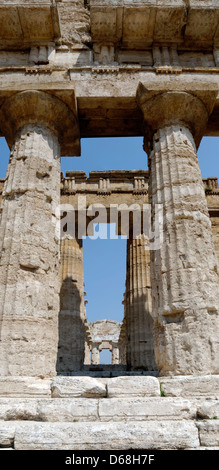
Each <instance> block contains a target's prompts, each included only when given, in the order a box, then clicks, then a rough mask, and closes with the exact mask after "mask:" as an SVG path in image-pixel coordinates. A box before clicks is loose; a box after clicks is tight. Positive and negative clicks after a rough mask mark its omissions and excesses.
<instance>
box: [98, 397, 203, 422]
mask: <svg viewBox="0 0 219 470" xmlns="http://www.w3.org/2000/svg"><path fill="white" fill-rule="evenodd" d="M99 417H100V420H101V421H111V420H112V421H121V420H124V421H135V420H136V421H140V420H155V419H156V420H170V419H171V420H175V419H177V420H178V419H194V418H195V417H196V406H195V404H194V403H191V402H190V401H189V400H186V399H182V398H163V397H155V398H151V397H145V398H137V397H133V398H129V397H128V398H110V399H107V400H100V401H99Z"/></svg>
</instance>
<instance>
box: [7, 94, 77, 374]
mask: <svg viewBox="0 0 219 470" xmlns="http://www.w3.org/2000/svg"><path fill="white" fill-rule="evenodd" d="M0 119H1V129H4V133H5V136H6V139H7V141H8V142H9V145H10V146H11V155H10V161H9V166H8V171H7V176H6V181H5V185H4V190H3V199H2V219H1V226H0V248H1V249H0V252H1V257H0V357H1V361H0V375H14V376H16V375H17V376H18V375H23V376H27V375H29V376H41V377H45V376H52V375H54V374H55V365H56V357H57V346H58V344H57V343H58V312H59V269H58V266H59V265H58V257H59V240H58V238H57V236H56V228H57V219H56V215H55V214H56V209H57V206H58V205H59V201H60V159H59V157H60V143H59V137H60V134H61V137H62V138H63V137H65V126H68V125H71V118H69V110H68V108H67V106H66V105H64V103H63V102H62V101H60V100H58V99H57V98H55V97H53V96H52V95H49V94H46V93H41V92H37V91H36V92H22V93H17V94H15V95H13V96H12V97H11V98H10V99H7V101H6V102H5V103H4V104H3V106H2V108H1V110H0ZM74 119H75V118H74V117H72V122H74ZM63 122H64V124H62V123H63Z"/></svg>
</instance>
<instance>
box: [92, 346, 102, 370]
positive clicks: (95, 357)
mask: <svg viewBox="0 0 219 470" xmlns="http://www.w3.org/2000/svg"><path fill="white" fill-rule="evenodd" d="M99 363H100V351H99V344H97V343H94V344H92V349H91V364H93V365H98V364H99Z"/></svg>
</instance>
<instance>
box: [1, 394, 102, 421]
mask: <svg viewBox="0 0 219 470" xmlns="http://www.w3.org/2000/svg"><path fill="white" fill-rule="evenodd" d="M97 418H98V400H95V399H89V398H83V399H82V398H77V399H72V398H71V399H70V398H54V399H53V398H44V399H42V398H41V399H33V398H31V399H28V398H26V399H21V398H20V399H18V398H16V399H14V398H7V399H4V398H0V420H4V421H18V420H19V421H49V422H55V421H63V422H64V421H70V422H74V421H75V422H76V421H96V420H97Z"/></svg>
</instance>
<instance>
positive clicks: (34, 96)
mask: <svg viewBox="0 0 219 470" xmlns="http://www.w3.org/2000/svg"><path fill="white" fill-rule="evenodd" d="M66 96H67V100H66V102H64V101H63V99H62V98H63V95H62V93H60V92H59V91H57V92H56V93H55V94H54V95H53V94H52V93H47V92H44V91H39V90H26V91H21V92H17V93H16V92H13V93H8V94H7V97H5V99H3V97H2V100H1V107H0V116H1V121H0V122H1V124H0V127H1V131H0V133H1V134H2V135H4V136H5V137H6V140H7V143H8V145H9V148H11V146H12V144H13V142H14V138H15V134H16V132H17V131H18V130H19V129H21V128H22V127H23V126H24V125H26V124H30V123H32V124H35V125H40V124H43V125H46V126H47V127H49V128H50V129H51V130H53V131H54V132H55V133H56V134H57V135H58V137H59V142H60V147H61V156H68V155H69V156H76V155H77V156H79V155H80V135H79V126H78V122H77V118H76V113H75V109H76V108H75V95H74V91H73V90H71V91H70V94H68V93H67V94H66V95H64V97H66ZM69 103H72V106H69Z"/></svg>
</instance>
